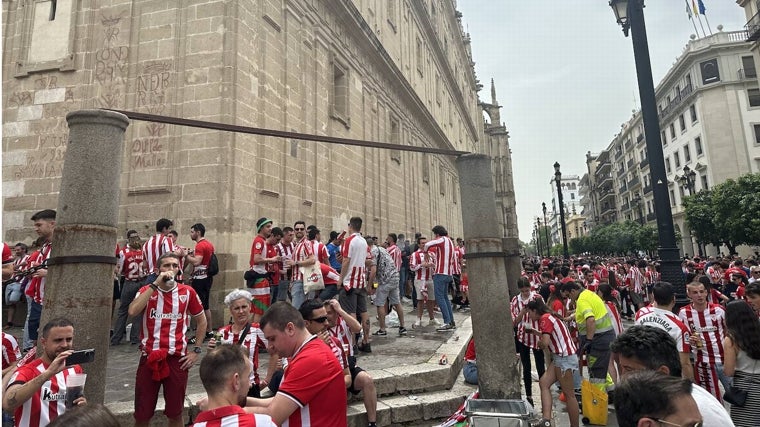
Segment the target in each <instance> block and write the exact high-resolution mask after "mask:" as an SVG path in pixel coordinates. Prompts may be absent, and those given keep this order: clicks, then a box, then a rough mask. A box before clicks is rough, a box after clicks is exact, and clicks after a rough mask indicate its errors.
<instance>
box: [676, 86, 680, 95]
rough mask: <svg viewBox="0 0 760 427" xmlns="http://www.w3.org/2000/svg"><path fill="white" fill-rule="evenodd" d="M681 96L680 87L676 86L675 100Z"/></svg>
mask: <svg viewBox="0 0 760 427" xmlns="http://www.w3.org/2000/svg"><path fill="white" fill-rule="evenodd" d="M680 94H681V86H679V85H676V98H678V95H680Z"/></svg>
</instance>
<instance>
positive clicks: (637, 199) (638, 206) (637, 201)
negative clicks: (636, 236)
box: [631, 193, 644, 225]
mask: <svg viewBox="0 0 760 427" xmlns="http://www.w3.org/2000/svg"><path fill="white" fill-rule="evenodd" d="M631 202H633V204H634V205H636V210H637V211H638V214H639V224H641V225H644V213H643V212H642V211H641V194H639V193H636V197H634V198H633V200H631Z"/></svg>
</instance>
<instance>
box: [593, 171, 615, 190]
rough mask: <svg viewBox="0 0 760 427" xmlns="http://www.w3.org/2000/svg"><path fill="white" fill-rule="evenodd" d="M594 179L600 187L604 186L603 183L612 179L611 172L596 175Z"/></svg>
mask: <svg viewBox="0 0 760 427" xmlns="http://www.w3.org/2000/svg"><path fill="white" fill-rule="evenodd" d="M596 180H597V182H598V183H599V186H600V187H602V186H604V185H605V184H606V183H607V182H608V181H612V175H611V174H609V173H607V174H604V175H602V176H597V177H596Z"/></svg>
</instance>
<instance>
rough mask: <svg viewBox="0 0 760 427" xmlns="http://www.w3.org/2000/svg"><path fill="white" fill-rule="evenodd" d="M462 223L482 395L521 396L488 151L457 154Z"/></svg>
mask: <svg viewBox="0 0 760 427" xmlns="http://www.w3.org/2000/svg"><path fill="white" fill-rule="evenodd" d="M457 169H458V170H459V187H460V194H461V197H462V200H461V206H462V227H463V231H464V239H465V241H466V242H467V255H465V257H466V259H467V274H468V275H469V278H470V283H472V284H473V285H472V286H471V287H470V301H471V303H470V304H471V306H472V311H471V313H472V330H473V336H474V338H475V350H476V352H477V358H478V384H479V387H480V393H481V398H483V399H520V396H521V395H520V382H521V381H520V378H519V371H518V365H517V358H516V357H515V340H514V338H513V333H512V316H511V314H510V310H509V301H510V298H509V288H508V286H507V274H506V271H505V262H504V251H503V244H502V237H501V236H499V229H498V227H497V226H496V224H498V223H499V218H498V216H497V212H496V203H495V200H496V198H495V192H494V185H493V178H492V176H491V175H492V172H491V160H490V158H489V157H488V156H486V155H483V154H467V155H464V156H461V157H459V158H458V159H457Z"/></svg>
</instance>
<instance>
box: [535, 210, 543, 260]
mask: <svg viewBox="0 0 760 427" xmlns="http://www.w3.org/2000/svg"><path fill="white" fill-rule="evenodd" d="M533 231H534V232H535V234H536V248H538V256H540V257H543V254H542V253H541V220H540V219H538V218H536V224H535V225H534V226H533Z"/></svg>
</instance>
